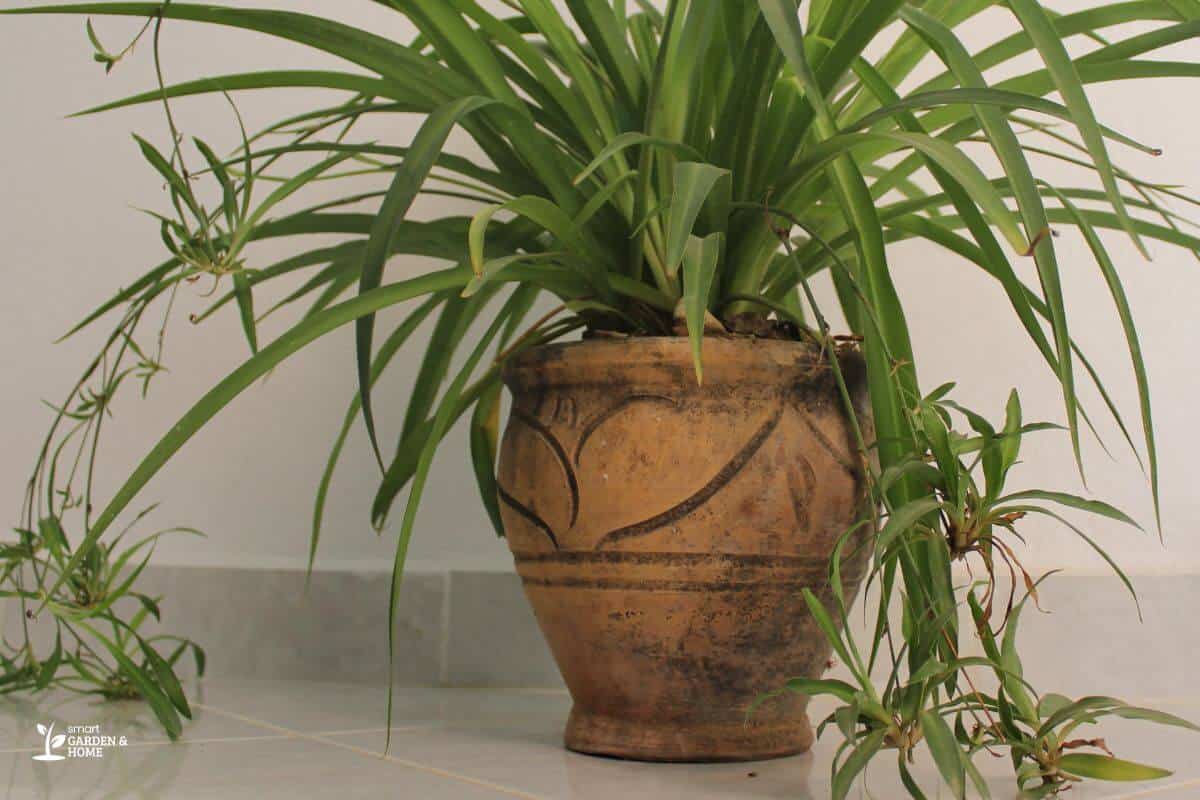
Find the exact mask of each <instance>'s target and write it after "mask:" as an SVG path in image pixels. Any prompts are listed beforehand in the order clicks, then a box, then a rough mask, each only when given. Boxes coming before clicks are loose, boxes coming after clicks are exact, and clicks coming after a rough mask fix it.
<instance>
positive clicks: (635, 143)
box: [574, 131, 704, 186]
mask: <svg viewBox="0 0 1200 800" xmlns="http://www.w3.org/2000/svg"><path fill="white" fill-rule="evenodd" d="M630 147H646V148H662V149H665V150H668V151H670V152H673V153H676V154H678V155H681V156H684V157H685V158H690V159H693V160H703V158H704V156H703V155H701V154H700V153H699V152H697V151H696V149H695V148H694V147H691V146H690V145H686V144H684V143H683V142H676V141H672V140H670V139H664V138H663V137H661V136H650V135H649V134H645V133H641V132H639V131H629V132H628V133H622V134H621V135H619V136H616V137H614V138H613V139H612V141H610V142H609V143H608V144H607V145H605V147H604V149H603V150H601V151H600V152H599V153H597V154H596V157H595V158H593V159H592V160H591V161H590V162H589V163H588V165H587V166H586V167H584V169H583V171H582V172H580V173H579V174H578V175H576V176H575V180H574V183H575V185H576V186H578V185H579V184H581V183H583V182H584V181H586V180H587V179H588V178H590V177H591V176H592V174H593V173H594V172H595V171H596V170H598V169H600V167H602V166H603V165H604V164H605V163H607V162H608V161H609V159H611V158H613V157H614V156H616V155H617V154H618V153H620V152H622V151H624V150H627V149H629V148H630Z"/></svg>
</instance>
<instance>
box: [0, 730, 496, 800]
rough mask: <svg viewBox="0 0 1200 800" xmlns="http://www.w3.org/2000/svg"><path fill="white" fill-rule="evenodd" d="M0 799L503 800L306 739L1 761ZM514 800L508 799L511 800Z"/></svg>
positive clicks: (492, 793)
mask: <svg viewBox="0 0 1200 800" xmlns="http://www.w3.org/2000/svg"><path fill="white" fill-rule="evenodd" d="M0 796H5V797H9V798H21V799H22V800H24V799H25V798H47V799H48V800H50V799H52V800H66V798H84V797H87V798H100V797H112V798H124V797H139V798H145V799H146V800H158V799H159V798H170V799H171V800H193V798H195V799H197V800H198V799H199V798H220V800H243V798H245V799H246V800H249V799H250V798H254V800H272V799H273V798H280V799H281V800H283V799H285V798H286V800H293V799H294V798H305V799H306V800H324V798H330V799H331V800H356V799H357V798H364V799H365V798H378V797H381V796H386V797H395V796H401V797H413V798H422V800H425V799H426V798H428V799H429V800H460V799H461V800H497V799H499V800H503V798H504V797H506V795H505V794H504V793H503V792H500V791H495V790H491V789H488V788H486V787H483V786H479V785H476V784H471V783H466V782H463V781H458V780H453V779H449V778H445V777H442V776H438V775H433V774H430V773H428V772H422V771H420V770H414V769H410V768H407V767H404V766H402V765H399V764H396V763H394V762H390V761H385V760H382V759H378V758H373V757H370V756H366V755H362V754H359V753H356V752H352V751H349V750H345V749H342V748H338V747H332V746H329V745H326V744H323V743H320V742H314V741H311V740H307V739H296V738H285V739H274V740H268V741H255V742H237V741H229V742H207V743H203V744H182V743H180V744H173V745H161V746H157V747H145V748H134V747H129V748H125V749H116V750H110V751H108V752H106V753H105V756H104V758H102V759H96V760H89V759H78V758H71V759H67V760H65V761H58V762H52V763H43V762H38V761H34V760H32V759H31V758H30V756H29V755H28V754H26V753H10V754H5V755H2V756H0ZM509 796H511V795H509Z"/></svg>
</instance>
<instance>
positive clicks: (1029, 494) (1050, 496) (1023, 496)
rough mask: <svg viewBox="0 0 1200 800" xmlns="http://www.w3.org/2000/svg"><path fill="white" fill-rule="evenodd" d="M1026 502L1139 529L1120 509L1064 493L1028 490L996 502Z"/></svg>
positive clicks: (1006, 496)
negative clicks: (1038, 502)
mask: <svg viewBox="0 0 1200 800" xmlns="http://www.w3.org/2000/svg"><path fill="white" fill-rule="evenodd" d="M1026 500H1046V501H1048V502H1051V503H1058V504H1059V505H1062V506H1067V507H1068V508H1076V509H1079V510H1080V511H1087V512H1089V513H1091V514H1098V515H1099V516H1102V517H1107V518H1108V519H1113V520H1116V521H1117V522H1124V523H1125V524H1126V525H1132V526H1133V527H1135V528H1138V529H1141V527H1142V526H1141V525H1138V524H1137V522H1136V521H1134V519H1133V518H1132V517H1130V516H1129V515H1128V514H1126V513H1125V512H1123V511H1121V510H1120V509H1117V508H1114V507H1113V506H1110V505H1109V504H1108V503H1104V502H1101V501H1100V500H1088V499H1087V498H1085V497H1079V496H1077V495H1073V494H1068V493H1066V492H1047V491H1043V490H1041V489H1030V490H1028V491H1024V492H1014V493H1013V494H1009V495H1005V496H1004V497H1002V498H1000V499H999V500H997V501H996V502H998V503H1015V502H1022V501H1026Z"/></svg>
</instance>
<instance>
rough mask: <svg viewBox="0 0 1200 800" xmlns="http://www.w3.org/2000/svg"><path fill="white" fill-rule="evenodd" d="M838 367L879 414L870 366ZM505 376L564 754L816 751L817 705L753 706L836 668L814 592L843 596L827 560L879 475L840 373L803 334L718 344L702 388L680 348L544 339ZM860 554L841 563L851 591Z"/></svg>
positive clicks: (536, 600)
mask: <svg viewBox="0 0 1200 800" xmlns="http://www.w3.org/2000/svg"><path fill="white" fill-rule="evenodd" d="M841 363H842V364H843V369H844V370H845V372H846V374H847V377H848V381H849V384H850V386H851V388H852V392H853V393H854V395H855V397H856V398H857V401H858V405H859V415H858V416H859V417H860V419H863V420H865V419H866V418H867V414H866V413H865V411H864V410H863V409H864V408H865V403H864V401H865V390H864V389H863V384H864V381H863V369H862V362H861V359H860V358H859V357H857V356H849V357H844V358H843V359H842V362H841ZM504 380H505V383H506V384H507V385H508V387H509V388H510V389H511V390H512V393H513V408H512V413H511V416H510V419H509V423H508V427H507V429H506V431H505V434H504V441H503V444H502V447H501V453H500V464H499V470H498V483H499V486H500V492H499V493H500V500H501V513H502V515H503V520H504V527H505V530H506V532H507V537H508V544H509V547H510V548H511V550H512V553H513V558H514V559H515V561H516V567H517V572H518V573H519V574H520V576H521V579H522V581H523V583H524V586H525V593H526V595H527V596H528V597H529V601H530V603H531V604H532V605H533V609H534V613H535V614H536V616H537V619H538V622H539V624H540V625H541V628H542V631H543V633H544V634H545V636H546V639H547V640H548V641H549V643H550V649H551V650H552V651H553V653H554V658H555V659H556V661H557V662H558V667H559V670H560V671H561V672H562V674H563V678H564V679H565V680H566V683H567V686H568V688H569V689H570V691H571V695H572V697H573V699H574V708H573V709H572V711H571V715H570V718H569V720H568V722H567V730H566V746H567V747H568V748H570V749H572V750H578V751H581V752H586V753H597V754H604V755H611V756H621V757H625V758H635V759H643V760H653V761H732V760H749V759H760V758H773V757H777V756H783V755H789V754H792V753H798V752H802V751H804V750H806V749H808V747H809V746H810V745H811V743H812V739H813V734H812V730H811V728H810V726H809V723H808V719H807V717H806V715H805V706H806V705H807V698H805V697H801V696H798V695H794V694H787V695H784V696H781V697H779V698H777V699H774V700H772V701H770V702H768V703H766V704H765V705H764V706H762V708H760V709H759V710H758V711H757V712H756V713H755V714H754V715H753V716H752V717H751V719H750V722H749V724H747V723H746V716H745V711H746V707H747V705H748V704H749V703H750V702H752V701H753V700H754V699H755V698H757V697H758V696H759V695H761V694H763V693H764V692H768V691H771V690H774V689H778V688H780V687H781V686H782V685H783V684H784V682H785V681H786V680H787V679H788V678H791V677H795V676H808V677H815V676H817V675H819V674H820V673H821V672H822V671H823V670H824V669H825V668H826V662H827V660H828V658H829V652H830V648H829V645H828V644H826V641H825V639H824V638H823V637H822V635H821V633H820V631H819V630H818V629H817V627H816V625H815V624H814V623H813V621H812V619H811V617H810V615H809V613H808V611H807V608H806V606H805V603H804V599H803V597H802V596H801V592H800V589H801V588H802V587H809V588H811V589H812V590H813V591H815V592H817V594H818V596H820V597H821V598H822V599H823V600H824V601H825V602H826V603H828V602H829V598H830V596H831V594H830V590H829V584H828V573H827V560H828V557H829V555H830V554H831V552H832V550H833V546H834V544H835V542H836V540H837V538H838V537H839V536H840V535H841V534H842V533H843V532H844V531H845V530H846V529H847V528H848V527H849V526H850V524H851V523H853V522H854V521H855V520H856V519H858V518H859V513H860V511H861V509H862V503H863V499H864V490H865V486H864V483H863V481H862V478H861V470H860V469H859V468H858V467H856V461H857V456H856V452H857V451H856V448H855V447H854V444H853V442H854V440H853V434H852V432H851V427H850V425H849V424H848V421H847V417H846V415H845V414H844V412H843V410H842V404H841V401H840V399H839V395H838V393H837V388H836V383H835V381H834V379H833V374H832V371H831V370H830V369H829V367H828V365H827V364H821V363H819V361H818V360H817V359H816V358H815V356H814V354H813V352H812V351H811V349H809V348H807V347H805V346H803V345H801V344H799V343H796V342H784V341H774V340H754V339H749V338H736V339H731V338H717V337H708V338H706V339H705V344H704V384H703V385H702V386H701V385H697V382H696V376H695V373H694V372H693V368H692V360H691V353H690V350H689V347H688V342H687V340H686V339H681V338H680V339H677V338H644V339H617V340H611V339H591V340H585V341H582V342H576V343H569V344H557V345H549V346H546V347H540V348H536V349H532V350H530V351H528V352H526V353H524V354H522V355H521V356H519V357H518V358H515V359H513V360H512V361H510V362H509V364H508V366H507V367H506V369H505V372H504ZM869 435H870V434H869V432H868V436H869ZM859 550H860V551H863V550H865V548H859ZM864 559H865V552H863V553H862V556H861V557H858V558H856V559H853V560H851V561H849V562H847V563H846V565H845V566H844V569H843V575H844V579H845V588H846V591H847V593H848V594H852V593H853V592H854V591H855V590H856V589H857V587H858V584H859V582H860V581H861V578H862V574H863V570H864V568H865V562H864Z"/></svg>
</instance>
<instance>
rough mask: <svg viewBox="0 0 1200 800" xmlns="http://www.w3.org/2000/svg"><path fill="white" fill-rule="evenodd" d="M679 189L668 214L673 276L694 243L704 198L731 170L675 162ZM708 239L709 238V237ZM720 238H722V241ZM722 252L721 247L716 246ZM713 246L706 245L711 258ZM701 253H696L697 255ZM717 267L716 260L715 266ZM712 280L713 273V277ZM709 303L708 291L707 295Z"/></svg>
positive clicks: (669, 267)
mask: <svg viewBox="0 0 1200 800" xmlns="http://www.w3.org/2000/svg"><path fill="white" fill-rule="evenodd" d="M674 174H675V178H674V181H675V189H674V191H673V192H672V194H671V209H670V211H669V212H668V215H667V251H666V257H665V258H666V265H665V266H666V270H667V274H668V275H670V276H671V277H672V278H674V277H675V276H676V274H678V272H679V265H680V264H681V263H682V262H683V260H684V255H685V250H687V249H688V248H689V247H695V245H692V244H691V243H690V242H691V236H692V232H693V230H694V228H695V226H696V220H697V218H698V217H699V216H700V210H701V209H702V208H703V207H704V201H705V200H707V199H708V195H709V193H710V192H712V191H713V189H714V188H715V187H716V185H717V181H719V180H721V179H722V178H726V177H728V175H729V170H726V169H721V168H720V167H715V166H713V165H712V164H700V163H696V162H692V161H685V162H682V163H679V164H676V165H675V173H674ZM705 241H708V240H707V239H706V240H705ZM718 241H719V240H718ZM716 252H717V253H718V254H719V253H720V249H719V247H718V248H717V249H716ZM708 253H709V246H706V247H705V248H704V254H705V256H706V257H707V255H708ZM694 255H697V253H696V252H694V253H693V256H694ZM710 269H713V270H715V269H716V262H715V261H714V262H713V263H712V265H711V268H710ZM710 279H711V276H710ZM704 302H705V304H707V302H708V294H707V293H705V295H704Z"/></svg>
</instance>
